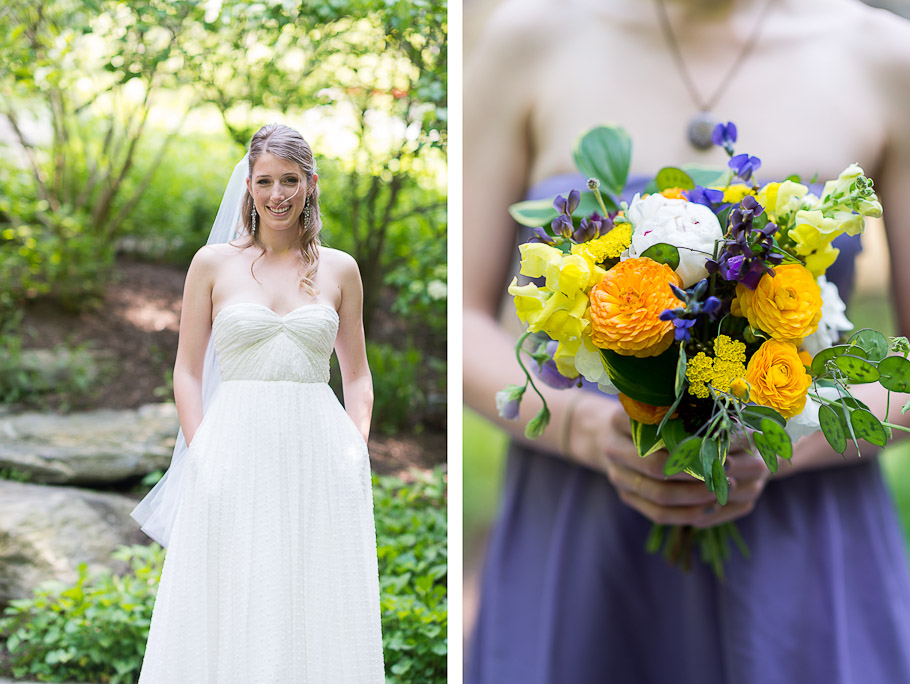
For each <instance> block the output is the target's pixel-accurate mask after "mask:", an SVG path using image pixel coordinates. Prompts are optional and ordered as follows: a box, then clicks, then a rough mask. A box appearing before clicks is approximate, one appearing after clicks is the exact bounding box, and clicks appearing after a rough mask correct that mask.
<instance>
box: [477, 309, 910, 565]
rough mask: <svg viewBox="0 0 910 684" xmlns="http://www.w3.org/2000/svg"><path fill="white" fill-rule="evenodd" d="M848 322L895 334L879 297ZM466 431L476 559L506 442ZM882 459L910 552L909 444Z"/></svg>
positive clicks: (485, 429) (491, 514)
mask: <svg viewBox="0 0 910 684" xmlns="http://www.w3.org/2000/svg"><path fill="white" fill-rule="evenodd" d="M850 320H851V321H853V323H854V329H856V330H859V329H861V328H867V327H868V328H875V329H876V330H880V331H882V332H884V333H885V334H894V322H893V315H892V312H891V306H890V303H889V301H888V298H887V297H886V296H883V295H882V294H881V293H876V292H869V293H865V294H859V295H857V296H856V297H854V300H853V302H852V306H851V308H850ZM463 429H464V454H463V456H464V466H463V467H464V471H463V474H464V547H465V548H464V553H465V557H466V558H473V557H476V554H477V553H478V551H479V549H478V548H477V545H478V544H480V543H481V542H482V540H483V538H484V536H485V533H486V532H487V530H488V529H489V527H490V525H491V523H492V521H493V519H494V518H495V516H496V511H497V507H498V505H499V491H500V487H501V485H502V470H503V466H504V464H505V452H506V447H507V445H508V437H507V436H506V433H505V432H503V431H502V430H500V429H499V428H497V427H496V426H494V425H492V424H491V423H489V422H488V421H486V420H485V419H483V418H481V417H480V416H479V415H478V414H476V413H474V412H473V411H471V410H470V409H467V408H465V409H464V428H463ZM879 458H880V459H881V462H882V470H883V472H884V475H885V479H886V481H887V483H888V486H889V488H890V490H891V493H892V496H893V498H894V501H895V503H896V505H897V510H898V513H899V515H900V520H901V525H902V527H903V531H904V537H905V539H907V546H908V549H910V441H907V442H905V443H901V444H895V445H894V446H891V447H888V448H887V449H886V450H885V451H884V452H882V454H881V455H880V456H879Z"/></svg>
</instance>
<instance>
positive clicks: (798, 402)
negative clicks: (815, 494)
mask: <svg viewBox="0 0 910 684" xmlns="http://www.w3.org/2000/svg"><path fill="white" fill-rule="evenodd" d="M746 382H748V383H749V390H750V391H749V398H750V400H752V401H754V402H755V403H756V404H760V405H762V406H769V407H771V408H773V409H775V410H776V411H778V412H779V413H780V414H781V415H782V416H783V417H784V418H792V417H793V416H797V415H799V414H800V413H802V411H803V408H804V407H805V405H806V393H807V392H808V391H809V385H811V384H812V376H810V375H809V374H808V373H806V369H805V367H804V366H803V361H802V359H801V358H800V357H799V353H798V352H797V349H796V345H795V344H793V343H792V342H781V341H779V340H768V341H767V342H764V343H763V344H762V346H761V347H759V348H758V351H757V352H755V353H754V354H753V355H752V358H751V359H749V365H748V367H747V368H746Z"/></svg>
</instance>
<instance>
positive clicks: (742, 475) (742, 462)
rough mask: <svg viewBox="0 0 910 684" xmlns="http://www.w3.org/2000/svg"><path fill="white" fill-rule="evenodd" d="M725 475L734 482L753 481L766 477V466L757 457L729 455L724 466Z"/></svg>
mask: <svg viewBox="0 0 910 684" xmlns="http://www.w3.org/2000/svg"><path fill="white" fill-rule="evenodd" d="M724 469H725V470H726V471H727V474H728V475H729V476H730V477H732V478H734V479H736V480H754V479H761V478H765V477H767V475H768V472H769V471H768V466H766V465H765V462H764V461H763V460H762V459H761V457H759V456H754V455H752V454H749V453H745V452H738V453H736V454H730V456H728V457H727V461H726V463H725V464H724Z"/></svg>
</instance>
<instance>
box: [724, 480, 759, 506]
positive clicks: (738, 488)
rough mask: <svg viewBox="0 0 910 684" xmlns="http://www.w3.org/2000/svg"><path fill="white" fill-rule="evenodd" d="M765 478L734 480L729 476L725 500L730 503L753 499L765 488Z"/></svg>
mask: <svg viewBox="0 0 910 684" xmlns="http://www.w3.org/2000/svg"><path fill="white" fill-rule="evenodd" d="M766 483H767V478H764V479H757V480H736V479H734V478H730V487H729V493H728V495H727V501H728V502H730V503H746V502H748V501H755V500H756V499H758V497H759V496H760V495H761V493H762V492H763V491H764V489H765V484H766Z"/></svg>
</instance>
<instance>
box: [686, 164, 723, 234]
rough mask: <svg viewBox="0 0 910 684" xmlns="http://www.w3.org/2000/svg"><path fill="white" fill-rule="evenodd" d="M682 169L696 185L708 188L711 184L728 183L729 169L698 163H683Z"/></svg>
mask: <svg viewBox="0 0 910 684" xmlns="http://www.w3.org/2000/svg"><path fill="white" fill-rule="evenodd" d="M682 170H683V171H685V172H686V174H687V175H688V176H689V178H691V179H692V182H693V183H695V185H701V186H702V187H705V188H707V187H709V186H711V185H721V184H726V178H727V173H728V171H727V169H718V168H711V167H707V166H699V165H698V164H683V165H682ZM721 225H726V224H721Z"/></svg>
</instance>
